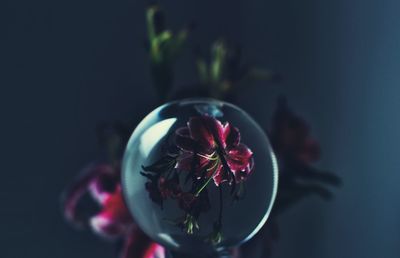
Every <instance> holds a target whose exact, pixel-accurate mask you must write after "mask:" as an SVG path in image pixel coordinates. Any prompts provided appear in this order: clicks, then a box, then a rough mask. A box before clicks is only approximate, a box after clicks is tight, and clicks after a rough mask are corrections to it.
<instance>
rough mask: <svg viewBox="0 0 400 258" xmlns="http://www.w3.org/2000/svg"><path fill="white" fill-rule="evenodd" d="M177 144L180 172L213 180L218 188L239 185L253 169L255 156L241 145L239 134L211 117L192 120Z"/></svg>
mask: <svg viewBox="0 0 400 258" xmlns="http://www.w3.org/2000/svg"><path fill="white" fill-rule="evenodd" d="M176 144H177V146H178V147H179V148H180V149H181V150H182V151H183V154H182V155H181V157H180V158H179V160H178V164H177V168H179V169H181V170H185V171H193V172H194V173H195V174H196V175H197V176H198V177H199V178H200V177H202V176H203V175H205V177H206V178H211V177H212V178H213V179H214V183H215V184H216V185H217V186H219V184H220V183H222V182H226V181H228V182H229V183H232V181H235V182H236V183H238V182H240V181H242V180H244V179H245V178H246V177H247V176H248V175H249V174H250V172H251V171H252V169H253V164H254V162H253V153H252V151H251V150H250V149H249V148H248V147H247V146H246V145H244V144H243V143H240V133H239V130H238V129H237V128H236V127H233V126H232V125H231V124H229V123H228V122H227V123H225V124H222V123H221V122H220V121H219V120H217V119H215V118H213V117H210V116H201V117H192V118H190V120H189V122H188V124H187V126H186V127H182V128H179V129H178V130H177V131H176ZM231 175H233V176H231Z"/></svg>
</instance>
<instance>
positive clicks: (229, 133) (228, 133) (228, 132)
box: [224, 123, 240, 148]
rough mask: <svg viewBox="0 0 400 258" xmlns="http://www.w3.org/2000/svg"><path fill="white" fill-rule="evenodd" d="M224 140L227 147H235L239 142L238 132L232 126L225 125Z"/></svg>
mask: <svg viewBox="0 0 400 258" xmlns="http://www.w3.org/2000/svg"><path fill="white" fill-rule="evenodd" d="M224 139H225V142H226V145H227V147H228V148H229V147H234V146H237V145H238V144H239V142H240V132H239V129H237V128H236V127H234V126H231V125H230V124H229V123H227V125H226V129H225V132H224Z"/></svg>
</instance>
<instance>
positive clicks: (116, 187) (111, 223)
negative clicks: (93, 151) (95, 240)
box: [63, 164, 164, 258]
mask: <svg viewBox="0 0 400 258" xmlns="http://www.w3.org/2000/svg"><path fill="white" fill-rule="evenodd" d="M86 194H88V195H89V196H90V197H92V199H93V200H94V201H95V202H96V203H97V204H98V206H99V210H98V211H97V212H96V211H94V212H90V210H91V209H90V208H89V207H87V206H80V204H81V202H84V200H83V199H84V197H85V196H86ZM63 208H64V214H65V217H66V219H67V220H68V221H69V222H71V223H72V224H73V225H76V226H78V227H82V226H85V225H88V226H90V228H91V229H92V230H93V232H95V233H96V234H97V235H99V236H101V237H103V238H106V239H110V240H111V239H113V240H120V241H121V240H122V242H123V246H122V250H121V251H120V257H121V258H135V257H137V258H164V249H163V247H161V246H160V245H158V244H156V243H153V242H152V241H151V239H150V238H149V237H147V236H146V235H145V234H144V233H143V232H142V231H141V230H140V229H139V228H138V227H137V226H136V225H135V223H134V221H133V219H132V217H131V215H130V213H129V211H128V209H127V207H126V205H125V202H124V199H123V195H122V189H121V184H120V170H119V167H117V168H115V167H113V166H111V165H108V164H98V165H90V166H88V167H87V168H86V169H84V170H83V171H82V173H81V175H80V176H79V177H78V178H77V179H76V180H75V181H74V182H73V183H72V184H71V185H70V186H69V187H68V188H67V189H66V191H65V192H64V195H63ZM85 213H90V214H86V216H85Z"/></svg>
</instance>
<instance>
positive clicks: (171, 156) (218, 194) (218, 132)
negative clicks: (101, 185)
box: [122, 99, 278, 255]
mask: <svg viewBox="0 0 400 258" xmlns="http://www.w3.org/2000/svg"><path fill="white" fill-rule="evenodd" d="M277 180H278V171H277V164H276V160H275V157H274V154H273V152H272V149H271V146H270V143H269V141H268V138H267V137H266V135H265V133H264V132H263V130H262V129H261V128H260V126H259V125H258V124H257V123H256V122H255V121H254V120H253V119H252V118H251V117H250V116H249V115H248V114H247V113H245V112H244V111H243V110H241V109H240V108H238V107H236V106H234V105H232V104H229V103H226V102H221V101H217V100H212V99H187V100H181V101H176V102H171V103H167V104H165V105H163V106H161V107H158V108H157V109H155V110H154V111H153V112H151V113H150V114H149V115H148V116H146V117H145V118H144V119H143V120H142V122H141V123H140V124H139V125H138V126H137V128H136V129H135V131H134V132H133V134H132V136H131V138H130V140H129V142H128V145H127V148H126V151H125V154H124V160H123V165H122V186H123V191H124V196H125V200H126V203H127V206H128V208H129V210H130V212H131V213H132V215H133V217H134V219H135V221H136V223H137V224H138V225H139V226H140V228H141V229H142V230H143V231H144V232H145V233H146V234H147V235H148V236H150V237H151V238H152V239H153V240H155V241H156V242H158V243H160V244H162V245H164V246H165V247H167V248H168V249H171V250H174V251H177V252H179V253H187V254H191V253H194V254H197V255H199V254H204V255H210V254H212V253H216V252H218V251H220V250H224V249H226V248H229V247H233V246H237V245H239V244H241V243H242V242H244V241H246V240H248V239H250V238H251V237H252V236H253V235H254V234H255V233H257V231H258V230H259V229H260V228H261V227H262V226H263V224H264V223H265V221H266V220H267V217H268V215H269V213H270V211H271V207H272V204H273V202H274V199H275V195H276V191H277Z"/></svg>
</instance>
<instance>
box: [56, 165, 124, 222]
mask: <svg viewBox="0 0 400 258" xmlns="http://www.w3.org/2000/svg"><path fill="white" fill-rule="evenodd" d="M113 173H116V172H115V171H114V169H113V168H112V167H111V166H109V165H107V164H100V165H90V166H88V167H86V168H85V169H83V170H82V172H81V173H80V176H79V177H78V178H77V179H75V181H74V182H73V183H72V184H71V185H70V186H69V187H68V188H67V189H66V190H65V191H64V193H63V196H62V204H63V209H64V215H65V217H66V219H67V220H68V221H70V222H72V223H73V224H75V225H76V226H82V225H83V224H85V221H84V220H83V218H82V217H81V216H80V214H79V212H78V211H77V209H76V207H77V204H78V203H79V201H80V199H81V198H82V196H83V195H84V194H85V193H86V192H87V190H88V187H89V185H90V184H92V182H93V181H94V180H97V178H98V177H99V176H101V175H111V174H113ZM99 186H100V185H99ZM97 190H98V191H97ZM97 190H96V191H97V192H98V193H100V192H101V191H100V188H97ZM98 197H99V198H98V199H99V200H100V199H103V198H105V197H104V196H101V197H100V195H99V196H98Z"/></svg>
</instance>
